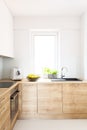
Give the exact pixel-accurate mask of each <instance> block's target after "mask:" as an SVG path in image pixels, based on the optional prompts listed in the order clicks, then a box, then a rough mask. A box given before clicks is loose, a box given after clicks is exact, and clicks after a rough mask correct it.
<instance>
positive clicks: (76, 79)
mask: <svg viewBox="0 0 87 130" xmlns="http://www.w3.org/2000/svg"><path fill="white" fill-rule="evenodd" d="M51 81H82V80H81V79H78V78H56V79H51Z"/></svg>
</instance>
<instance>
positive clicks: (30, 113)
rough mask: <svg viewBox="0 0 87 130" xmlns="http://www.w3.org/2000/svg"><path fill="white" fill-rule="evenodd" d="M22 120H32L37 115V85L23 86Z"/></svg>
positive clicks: (27, 84)
mask: <svg viewBox="0 0 87 130" xmlns="http://www.w3.org/2000/svg"><path fill="white" fill-rule="evenodd" d="M21 91H22V98H21V115H20V118H31V117H34V116H35V114H36V113H37V83H24V84H22V90H21Z"/></svg>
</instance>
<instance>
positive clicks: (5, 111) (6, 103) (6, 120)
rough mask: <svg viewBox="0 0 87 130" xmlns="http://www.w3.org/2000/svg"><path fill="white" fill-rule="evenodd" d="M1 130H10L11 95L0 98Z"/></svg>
mask: <svg viewBox="0 0 87 130" xmlns="http://www.w3.org/2000/svg"><path fill="white" fill-rule="evenodd" d="M0 130H10V94H6V95H5V96H2V98H0Z"/></svg>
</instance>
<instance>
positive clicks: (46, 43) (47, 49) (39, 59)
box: [33, 32, 58, 74]
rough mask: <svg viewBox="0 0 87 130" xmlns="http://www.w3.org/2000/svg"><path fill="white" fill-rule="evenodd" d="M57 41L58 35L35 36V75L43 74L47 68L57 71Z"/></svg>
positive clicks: (36, 34) (41, 34) (40, 34)
mask: <svg viewBox="0 0 87 130" xmlns="http://www.w3.org/2000/svg"><path fill="white" fill-rule="evenodd" d="M57 39H58V35H57V33H47V32H46V33H43V32H41V33H40V32H39V33H35V34H33V53H34V73H38V74H42V72H43V68H45V67H48V68H52V69H57V63H58V61H57V59H58V40H57Z"/></svg>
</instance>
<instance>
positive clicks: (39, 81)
mask: <svg viewBox="0 0 87 130" xmlns="http://www.w3.org/2000/svg"><path fill="white" fill-rule="evenodd" d="M0 82H13V81H12V80H9V79H4V80H0ZM19 83H63V84H65V83H87V81H85V80H83V81H57V82H52V81H51V80H50V79H39V80H38V81H37V82H30V81H29V80H28V79H23V80H21V81H17V82H16V83H15V84H14V85H12V86H11V87H9V88H0V98H1V97H2V96H3V95H5V94H6V93H8V92H10V91H11V90H12V89H13V88H14V87H15V86H17V85H18V84H19Z"/></svg>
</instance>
